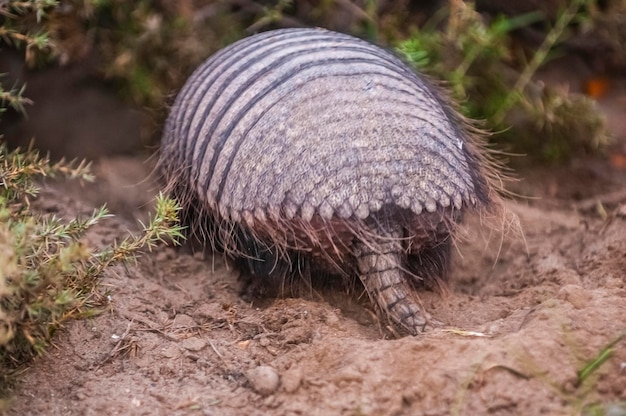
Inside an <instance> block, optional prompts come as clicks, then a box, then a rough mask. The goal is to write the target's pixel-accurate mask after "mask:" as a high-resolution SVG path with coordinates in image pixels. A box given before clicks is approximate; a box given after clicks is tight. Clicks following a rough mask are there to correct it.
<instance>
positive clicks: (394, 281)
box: [356, 230, 426, 335]
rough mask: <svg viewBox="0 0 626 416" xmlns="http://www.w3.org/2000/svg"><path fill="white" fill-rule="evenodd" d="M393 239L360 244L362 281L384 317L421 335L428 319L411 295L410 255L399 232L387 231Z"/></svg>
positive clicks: (359, 254)
mask: <svg viewBox="0 0 626 416" xmlns="http://www.w3.org/2000/svg"><path fill="white" fill-rule="evenodd" d="M386 234H388V236H389V238H386V239H384V240H381V241H378V242H377V243H375V244H373V243H372V242H369V243H368V244H365V243H358V244H357V247H356V248H357V265H358V268H359V278H360V279H361V282H363V286H365V290H366V291H367V293H368V295H369V297H370V299H371V300H372V301H373V302H374V303H376V304H377V305H378V307H379V308H380V310H381V311H382V312H383V314H386V315H387V317H388V318H389V319H390V320H391V321H392V322H394V323H396V324H397V325H399V326H400V327H402V328H404V329H406V330H407V331H408V332H409V333H411V334H412V335H416V334H417V333H419V332H421V331H422V329H423V328H424V326H425V325H426V319H425V317H424V314H423V313H422V310H421V308H420V307H419V305H418V304H417V302H416V301H415V299H414V298H413V297H412V296H411V294H412V292H413V290H412V288H411V287H410V283H409V282H408V280H407V276H406V275H405V272H404V270H403V269H404V267H403V264H404V262H405V261H404V260H405V259H406V253H405V252H404V251H403V249H402V245H401V241H400V238H401V233H400V231H399V230H395V231H394V230H392V231H387V232H386Z"/></svg>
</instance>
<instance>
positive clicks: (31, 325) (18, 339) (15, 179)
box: [0, 144, 182, 386]
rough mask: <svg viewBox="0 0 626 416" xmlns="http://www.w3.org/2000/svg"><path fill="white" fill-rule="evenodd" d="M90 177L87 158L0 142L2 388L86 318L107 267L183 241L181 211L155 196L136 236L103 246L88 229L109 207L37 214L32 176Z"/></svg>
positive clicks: (97, 302) (99, 298) (98, 302)
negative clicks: (69, 214)
mask: <svg viewBox="0 0 626 416" xmlns="http://www.w3.org/2000/svg"><path fill="white" fill-rule="evenodd" d="M54 176H64V177H69V178H75V179H79V180H85V181H91V180H93V176H92V175H91V173H90V171H89V165H88V164H85V163H78V164H76V163H65V162H57V163H51V162H50V160H49V159H48V158H46V157H41V156H40V155H39V154H38V152H36V151H34V150H28V151H26V152H22V151H20V150H13V151H11V150H9V149H8V148H7V146H6V145H5V144H1V145H0V370H1V371H0V385H4V386H6V385H7V384H8V383H7V382H8V377H9V376H10V374H11V370H12V369H15V368H17V367H19V366H20V365H21V364H23V363H24V362H25V361H27V360H28V359H29V358H30V357H32V356H34V355H37V354H40V353H41V352H42V351H43V350H44V348H45V347H46V345H47V344H48V342H49V341H50V338H51V336H52V335H53V334H54V332H55V330H56V329H58V328H59V327H60V326H61V325H63V323H64V322H66V321H67V320H68V319H72V318H78V317H88V316H92V315H93V314H96V313H98V312H99V310H100V309H99V308H100V307H101V306H102V305H103V304H104V303H103V301H104V296H103V293H102V292H101V291H100V290H99V289H98V286H97V282H98V278H99V276H101V274H102V273H103V272H104V270H105V269H106V268H107V267H109V266H111V265H113V264H115V263H117V262H120V261H130V260H133V259H134V258H135V256H136V255H137V254H138V253H139V252H140V251H141V250H144V249H148V250H151V249H152V248H153V247H154V246H155V245H156V244H157V243H158V242H171V241H173V242H174V243H176V242H177V241H178V239H179V238H182V234H181V227H180V226H179V225H177V224H178V211H179V208H178V206H177V205H176V203H175V202H174V201H173V200H170V199H167V198H165V197H164V196H163V195H159V196H158V197H157V199H156V212H155V214H154V216H153V217H152V218H151V219H150V221H149V222H148V223H147V224H142V226H143V231H142V232H141V233H140V234H139V235H129V236H128V237H126V238H124V239H122V240H121V241H119V242H113V243H112V244H111V245H109V246H107V247H104V248H97V247H90V246H89V245H88V244H87V243H86V242H85V241H84V238H83V237H84V236H85V233H86V232H87V231H88V230H90V229H91V228H92V227H93V226H94V225H96V224H98V223H99V222H100V221H102V220H103V219H105V218H107V217H109V216H110V214H109V213H108V211H107V209H106V207H102V208H99V209H96V210H94V211H93V213H91V214H90V215H87V216H85V217H79V218H73V219H69V220H62V219H60V218H57V217H55V216H47V215H42V214H39V213H37V212H34V211H33V210H32V208H31V205H30V199H31V198H32V197H34V196H36V195H37V193H38V187H37V186H36V183H35V182H34V180H35V178H36V177H54Z"/></svg>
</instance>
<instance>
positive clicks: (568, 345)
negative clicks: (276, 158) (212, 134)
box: [10, 102, 626, 415]
mask: <svg viewBox="0 0 626 416" xmlns="http://www.w3.org/2000/svg"><path fill="white" fill-rule="evenodd" d="M621 105H622V106H624V103H623V102H622V104H621ZM611 108H614V107H611ZM619 114H621V116H620V117H623V114H624V112H621V113H619ZM621 126H622V127H623V124H622V125H621ZM616 128H620V127H616ZM621 131H622V132H623V131H626V130H621ZM618 139H620V138H619V137H618ZM623 139H624V138H623V137H622V138H621V139H620V140H623ZM623 143H626V140H623ZM623 143H622V144H619V142H618V143H617V144H616V145H615V147H614V148H613V150H612V151H611V152H609V153H610V154H608V155H607V156H605V157H597V158H594V159H584V160H577V161H574V162H572V163H571V164H569V165H568V166H565V167H561V168H555V167H546V168H536V167H535V168H532V169H526V170H521V171H519V172H518V176H520V177H521V178H523V179H522V180H521V181H520V182H518V183H515V184H513V190H514V191H515V192H517V193H519V194H522V195H525V196H527V197H525V198H517V199H515V200H511V201H509V202H507V207H508V209H509V210H510V211H511V212H513V213H515V214H517V216H518V217H519V220H520V223H521V227H522V230H523V234H524V235H523V237H520V236H519V235H517V234H515V233H509V234H507V235H505V236H504V237H502V238H501V236H498V235H492V236H491V237H490V236H489V233H488V232H486V231H485V230H484V229H483V228H482V227H481V226H480V225H479V224H473V223H472V221H470V223H469V224H468V225H467V230H466V233H467V238H466V241H465V242H463V243H461V244H459V252H458V253H456V255H455V257H456V258H455V260H454V269H453V272H452V277H451V282H450V287H449V293H447V294H441V293H436V292H431V291H426V290H425V291H423V292H421V293H420V297H421V298H422V300H423V302H424V305H425V307H426V308H427V310H428V311H429V312H430V313H431V314H432V315H433V316H434V317H435V318H436V319H437V320H438V321H441V322H442V323H443V325H442V326H441V327H439V328H436V329H429V330H428V331H426V332H425V333H423V334H421V335H419V336H416V337H404V338H400V339H390V338H389V337H388V336H386V334H387V332H385V331H384V330H381V328H379V326H378V323H377V320H376V318H375V315H374V313H373V312H372V310H371V307H370V305H369V302H368V301H367V299H366V296H359V295H360V294H359V293H356V294H347V293H345V292H343V291H340V290H339V291H338V290H334V291H331V290H326V291H320V292H316V293H314V294H311V295H310V296H308V297H305V298H287V299H277V300H272V299H270V300H267V301H266V302H261V303H252V304H250V303H246V302H245V301H244V300H242V298H241V297H239V295H238V293H239V289H240V282H239V280H238V275H237V273H236V272H234V271H233V270H232V268H231V267H229V266H228V264H227V263H225V261H224V259H223V258H222V257H221V256H220V255H215V256H214V255H212V254H211V253H204V254H203V253H196V254H193V253H192V252H191V250H189V249H187V248H182V249H174V248H168V247H161V248H158V249H157V250H155V251H154V252H153V253H149V254H146V255H144V256H143V257H142V258H141V259H140V260H139V262H138V264H137V265H130V266H123V265H120V266H117V267H115V268H114V269H112V270H110V271H108V272H107V273H106V275H105V276H104V277H103V278H102V290H104V291H106V292H107V294H108V296H109V298H108V299H109V304H108V307H107V309H106V311H105V312H103V313H102V314H100V315H99V316H97V317H95V318H93V319H85V320H79V321H72V322H70V323H68V324H67V325H66V327H64V328H63V329H62V330H60V331H58V333H57V334H56V336H55V338H54V344H53V346H52V348H50V349H49V350H48V352H47V353H46V354H45V356H43V357H41V358H40V359H37V360H36V361H35V362H34V363H33V365H32V366H31V367H30V369H29V370H28V371H27V372H26V373H25V374H24V375H23V377H22V382H21V384H20V386H19V388H18V390H17V391H16V392H15V400H14V406H13V408H12V410H11V411H10V414H14V415H96V414H97V415H100V414H107V415H481V414H490V415H540V414H545V415H577V414H581V413H582V414H590V415H592V414H593V415H595V414H606V415H609V414H610V415H624V414H626V339H623V338H620V337H624V335H625V334H626V186H625V184H626V170H624V169H623V168H620V164H619V163H612V162H611V160H612V159H611V157H615V155H618V156H620V155H622V156H624V154H626V147H624V144H623ZM625 160H626V159H625ZM148 172H149V165H147V164H145V163H144V162H143V161H142V160H141V158H124V157H118V158H109V159H104V160H102V161H100V162H99V163H98V164H97V166H96V173H97V174H98V176H99V181H98V183H97V184H95V185H86V186H84V187H80V186H78V185H77V184H72V183H54V182H49V183H47V184H46V185H45V186H44V189H43V192H42V195H41V197H40V198H39V200H38V202H37V203H38V204H39V207H40V208H42V209H44V210H46V211H47V212H54V213H57V214H59V215H74V214H76V213H84V214H87V213H90V212H91V211H92V210H93V208H94V207H96V206H99V205H101V204H102V203H105V202H106V203H107V204H108V206H109V207H110V208H111V210H112V211H113V212H114V213H116V214H117V216H116V217H115V218H114V219H110V220H107V221H105V222H103V223H102V224H101V225H100V226H98V228H97V229H96V230H94V232H92V233H91V234H90V235H89V238H88V241H87V244H90V245H94V246H96V245H99V244H103V243H106V242H111V241H112V240H113V239H115V238H118V239H119V238H120V236H122V235H123V234H124V232H125V231H126V230H127V229H131V230H132V229H136V227H137V226H136V223H135V220H134V218H136V217H138V216H139V217H141V216H142V215H143V216H145V214H146V211H147V209H149V206H150V200H151V199H152V197H153V195H154V193H155V191H156V185H154V184H151V183H150V182H148V181H145V180H144V178H145V177H146V175H147V173H148ZM613 342H615V343H614V344H613V345H612V347H611V348H610V349H608V350H607V347H609V346H611V343H613ZM602 354H606V357H608V358H607V359H606V361H602V362H601V365H599V366H598V367H597V368H596V369H595V370H594V371H592V372H591V374H590V375H589V376H588V377H585V378H584V380H583V381H582V382H580V381H579V374H580V373H579V372H580V371H581V370H583V369H584V368H586V366H587V364H588V363H590V362H591V361H593V360H594V359H596V358H598V357H599V356H601V355H602ZM600 411H603V412H604V413H600Z"/></svg>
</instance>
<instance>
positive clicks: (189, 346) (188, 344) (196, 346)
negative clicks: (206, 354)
mask: <svg viewBox="0 0 626 416" xmlns="http://www.w3.org/2000/svg"><path fill="white" fill-rule="evenodd" d="M204 347H206V341H205V340H203V339H202V338H198V337H191V338H187V339H185V340H183V348H185V349H186V350H189V351H200V350H202V349H203V348H204Z"/></svg>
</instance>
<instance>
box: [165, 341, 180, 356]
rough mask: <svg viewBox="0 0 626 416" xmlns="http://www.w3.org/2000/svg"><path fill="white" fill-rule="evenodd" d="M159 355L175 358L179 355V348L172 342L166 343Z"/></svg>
mask: <svg viewBox="0 0 626 416" xmlns="http://www.w3.org/2000/svg"><path fill="white" fill-rule="evenodd" d="M161 355H162V356H163V357H165V358H177V357H179V356H180V349H179V348H178V346H176V345H174V344H170V345H166V346H164V347H163V348H162V349H161Z"/></svg>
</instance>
